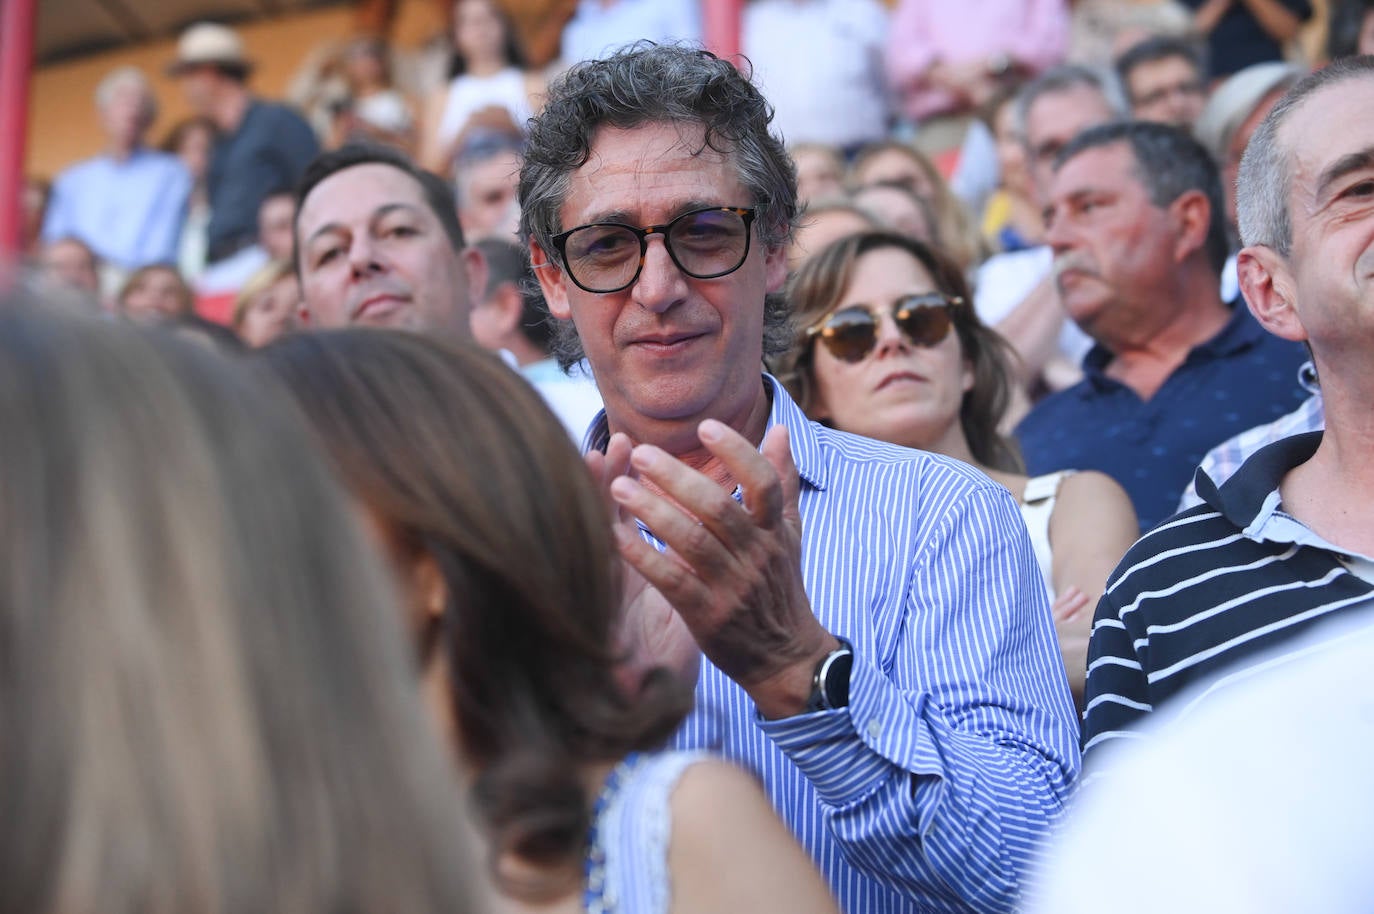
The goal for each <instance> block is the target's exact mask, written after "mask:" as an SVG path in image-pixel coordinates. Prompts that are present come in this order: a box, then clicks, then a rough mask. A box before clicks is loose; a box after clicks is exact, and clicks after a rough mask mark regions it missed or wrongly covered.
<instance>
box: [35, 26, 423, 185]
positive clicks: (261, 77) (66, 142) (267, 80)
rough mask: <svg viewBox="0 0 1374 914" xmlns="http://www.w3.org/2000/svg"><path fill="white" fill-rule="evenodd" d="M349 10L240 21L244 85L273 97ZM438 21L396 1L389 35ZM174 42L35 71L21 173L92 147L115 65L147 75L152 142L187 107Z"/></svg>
mask: <svg viewBox="0 0 1374 914" xmlns="http://www.w3.org/2000/svg"><path fill="white" fill-rule="evenodd" d="M40 15H41V13H40ZM352 15H353V13H352V10H351V9H350V8H349V7H347V6H343V7H334V8H330V9H323V10H311V11H308V12H304V13H298V14H295V15H292V16H289V17H282V18H275V19H265V20H261V21H258V22H254V23H250V24H246V25H243V26H241V27H240V28H239V32H240V34H241V35H242V36H243V40H244V44H245V45H247V48H248V54H249V56H250V57H252V58H253V59H254V60H256V61H257V70H256V71H255V72H254V74H253V77H252V80H251V82H250V83H249V85H250V86H251V87H252V88H253V90H254V91H255V92H257V93H259V94H261V95H263V96H264V97H268V98H272V97H280V96H281V94H282V93H283V92H284V91H285V87H286V84H287V83H288V82H289V81H290V79H291V77H292V76H293V75H295V73H296V70H297V68H298V67H299V66H300V64H301V62H302V61H303V60H304V59H305V56H306V55H307V54H308V53H309V52H310V50H311V49H312V48H314V47H316V46H318V45H321V44H324V43H325V42H328V41H334V40H338V39H342V38H346V37H347V36H348V35H349V34H350V32H351V29H352ZM441 27H442V26H441V24H440V22H439V11H438V9H437V4H435V3H434V2H433V0H401V4H400V13H399V15H398V18H397V22H396V28H395V31H394V32H393V35H394V37H395V42H396V45H397V46H398V47H412V46H415V45H417V44H419V43H420V42H422V41H423V40H424V39H425V38H427V37H429V36H430V35H432V34H434V32H436V31H437V30H439V29H440V28H441ZM175 49H176V42H175V41H174V40H169V41H161V42H157V43H153V44H144V45H138V46H134V47H130V48H125V49H121V50H117V51H111V52H109V53H105V54H98V55H93V56H91V57H85V58H82V59H80V60H76V61H71V62H67V63H59V64H53V65H50V66H46V67H42V68H40V69H38V70H37V71H35V72H34V74H33V81H32V84H31V89H30V95H29V134H28V161H27V171H28V173H29V174H32V175H38V176H41V177H46V178H51V177H53V176H54V175H55V174H57V172H59V171H61V170H62V169H63V168H65V167H66V166H68V165H70V164H72V163H73V162H75V161H78V160H80V159H83V158H86V157H87V156H91V155H95V154H96V153H97V152H99V151H100V147H101V144H102V141H103V139H102V136H101V133H100V128H99V127H98V126H97V124H96V118H95V101H94V96H95V87H96V84H97V83H99V82H100V79H101V77H103V76H104V75H105V74H106V73H108V72H110V70H112V69H114V68H115V67H117V66H120V65H122V64H133V65H134V66H137V67H140V68H142V69H143V71H144V72H145V73H147V74H148V76H149V78H150V79H151V80H152V81H153V88H154V91H155V92H156V93H157V99H158V106H159V109H160V113H159V115H158V120H157V123H156V124H155V125H154V126H153V130H152V133H151V134H150V138H151V139H152V140H153V141H155V142H157V141H160V140H161V139H162V137H163V136H165V135H166V133H167V131H168V129H169V128H170V127H171V125H172V124H175V123H176V122H177V121H179V120H180V119H181V118H183V117H185V116H186V114H187V113H188V112H187V109H186V104H185V102H184V101H183V99H182V97H181V93H180V92H179V91H178V89H177V86H176V84H175V83H174V82H173V81H172V80H171V79H169V78H168V77H167V76H165V75H164V74H163V67H165V66H166V64H167V62H168V61H170V60H171V59H172V58H173V56H174V55H175Z"/></svg>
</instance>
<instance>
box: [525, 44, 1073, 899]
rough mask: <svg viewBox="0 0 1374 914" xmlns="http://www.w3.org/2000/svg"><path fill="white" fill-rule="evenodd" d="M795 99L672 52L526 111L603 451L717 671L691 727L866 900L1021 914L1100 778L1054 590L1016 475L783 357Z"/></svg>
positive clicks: (559, 309)
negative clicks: (774, 118) (825, 421)
mask: <svg viewBox="0 0 1374 914" xmlns="http://www.w3.org/2000/svg"><path fill="white" fill-rule="evenodd" d="M770 114H771V112H770V111H769V108H768V104H767V102H765V101H764V99H763V98H762V96H761V95H760V94H759V93H758V91H757V89H755V88H754V87H753V86H752V85H751V84H750V83H749V82H748V80H747V79H745V78H744V77H743V76H741V75H740V73H739V72H738V71H737V70H736V69H735V67H734V66H733V65H732V64H730V63H729V62H727V61H723V60H719V59H717V58H716V57H714V56H712V55H710V54H707V53H705V52H702V51H696V50H691V49H686V48H678V47H647V48H638V49H631V50H628V51H625V52H622V53H619V54H617V55H615V56H613V57H611V58H609V59H606V60H602V61H597V62H592V63H587V64H583V65H580V66H577V67H574V68H573V69H572V70H570V71H569V72H568V73H567V74H565V75H564V76H563V77H562V78H561V79H560V80H559V81H558V82H556V83H554V84H553V85H552V86H551V87H550V91H549V98H548V102H547V104H546V105H545V108H544V110H543V112H542V113H541V114H540V116H539V117H537V118H535V119H534V121H533V122H532V123H531V131H530V139H529V145H528V148H527V152H526V161H525V165H524V167H523V169H522V172H521V176H520V199H521V204H522V209H523V212H522V217H521V233H522V235H523V236H524V237H525V239H526V240H527V243H528V244H529V249H530V255H531V261H532V263H533V266H534V268H535V270H536V272H537V274H538V276H539V280H540V284H541V286H542V288H543V291H544V296H545V299H546V301H547V302H548V306H549V310H550V312H551V313H552V314H553V316H554V317H555V318H556V319H557V320H556V328H557V330H556V336H557V339H556V342H555V345H556V347H557V352H558V355H559V358H560V361H561V362H563V364H565V365H567V364H572V363H573V362H575V361H576V360H577V359H579V358H581V357H582V356H583V355H584V354H585V356H586V358H587V359H588V360H589V361H590V363H591V365H592V369H593V371H594V372H595V375H596V379H597V383H598V386H599V387H600V389H601V394H602V397H603V400H604V402H605V411H604V412H603V413H602V414H601V415H600V416H599V417H598V418H597V419H596V421H595V422H594V423H593V425H592V428H591V429H590V431H589V433H588V436H587V439H586V447H587V450H588V451H589V455H588V463H589V465H590V466H591V467H592V469H593V471H594V472H595V473H597V474H599V475H600V476H601V478H602V479H603V480H604V482H605V483H606V485H607V489H608V493H609V495H610V497H611V498H613V499H614V502H615V503H616V504H617V505H618V506H619V509H620V511H621V514H622V518H621V520H620V522H619V523H618V524H617V539H618V541H619V544H620V550H621V554H622V556H623V558H624V559H625V560H626V561H627V562H628V564H629V565H630V566H631V570H632V571H635V572H637V573H638V574H642V575H643V577H644V578H645V579H647V581H648V582H650V583H651V584H652V585H653V586H654V587H655V588H656V592H657V596H658V598H659V601H660V605H662V600H664V599H666V602H667V603H668V604H671V608H670V610H669V613H670V614H671V611H672V610H676V613H677V614H678V615H679V616H680V619H681V620H682V622H684V623H685V626H686V629H687V630H688V631H689V632H690V635H691V637H692V638H693V639H694V640H695V642H696V643H697V644H698V645H700V647H701V651H702V653H703V654H704V655H705V657H706V659H707V660H708V661H709V662H708V663H705V664H703V665H702V671H701V676H700V678H699V681H698V686H697V711H696V713H695V714H694V715H693V716H692V717H691V718H690V719H689V720H688V722H687V723H686V724H685V725H684V728H683V730H682V731H681V732H680V733H679V735H678V737H677V742H678V744H679V745H680V746H683V747H693V746H697V747H711V748H716V749H719V750H720V751H721V752H723V753H724V754H725V755H726V756H727V757H729V758H731V759H734V760H735V761H737V762H739V763H740V764H741V765H743V766H745V767H747V768H749V769H751V770H752V771H754V772H755V773H757V774H758V776H759V777H760V779H761V780H762V782H763V785H764V787H765V789H766V790H767V792H768V794H769V796H770V798H771V799H772V801H773V804H774V805H775V807H776V808H777V809H778V811H779V813H780V814H781V815H782V817H783V818H784V819H785V820H786V821H787V823H788V825H789V826H790V827H791V829H792V831H793V833H794V834H796V835H797V837H798V838H799V839H800V841H801V842H802V843H803V844H804V845H805V846H806V847H807V849H808V850H809V851H810V852H811V854H812V856H813V858H814V859H815V860H816V862H817V864H818V865H819V866H820V868H821V869H822V871H823V872H824V873H825V875H826V876H827V878H828V879H829V882H830V885H831V888H832V889H833V891H834V893H835V895H836V897H837V898H838V899H839V901H840V904H841V906H842V907H843V908H844V909H845V910H846V911H849V912H854V914H859V912H870V911H874V912H876V911H882V912H903V911H913V912H914V911H998V912H1000V911H1011V910H1013V909H1014V908H1015V907H1016V905H1017V903H1018V901H1019V899H1020V896H1021V891H1022V885H1023V880H1024V877H1025V873H1026V871H1027V868H1028V866H1029V864H1030V861H1031V859H1032V855H1033V853H1034V850H1035V847H1036V845H1037V843H1038V840H1039V838H1040V836H1041V835H1042V834H1043V833H1044V831H1045V829H1046V828H1047V826H1048V825H1049V824H1050V823H1051V822H1052V821H1053V820H1054V819H1055V818H1056V817H1057V815H1058V814H1059V812H1060V810H1061V808H1062V805H1063V802H1064V799H1065V797H1066V795H1067V793H1068V790H1069V787H1070V784H1071V783H1072V781H1073V779H1074V777H1075V776H1076V774H1077V769H1078V758H1077V747H1076V745H1075V742H1076V731H1077V727H1076V724H1075V721H1074V716H1073V710H1072V707H1071V703H1070V700H1069V695H1068V689H1067V683H1066V679H1065V676H1064V670H1063V667H1062V664H1061V662H1060V660H1059V657H1058V650H1057V648H1056V645H1055V639H1054V632H1053V629H1052V625H1051V622H1050V616H1049V612H1048V607H1047V605H1046V600H1045V596H1044V585H1043V584H1042V583H1041V581H1040V579H1039V572H1038V571H1037V569H1036V565H1035V558H1034V556H1033V554H1032V551H1031V547H1030V543H1029V539H1028V537H1027V535H1026V532H1025V528H1024V525H1023V524H1022V522H1021V520H1020V515H1019V513H1018V509H1017V506H1016V503H1015V501H1014V500H1013V499H1012V498H1011V496H1010V495H1009V493H1008V492H1007V491H1006V490H1005V489H1003V488H1002V487H1000V486H998V485H996V484H995V483H992V482H991V481H990V480H988V479H987V478H986V477H984V476H982V475H981V474H979V473H977V472H975V471H973V470H972V469H970V468H969V467H968V466H966V465H964V464H960V463H958V462H956V461H951V460H947V459H944V458H941V457H936V456H933V455H930V454H925V453H920V452H916V451H910V450H906V449H902V448H897V447H894V446H891V445H887V444H884V443H880V442H876V441H871V440H868V439H864V438H858V437H855V436H852V435H845V434H840V433H837V432H834V431H831V430H829V429H827V428H825V427H823V426H820V425H817V424H814V423H811V422H809V421H807V419H806V417H805V416H804V415H803V413H802V412H801V411H800V410H799V409H798V407H797V405H796V404H795V403H794V402H793V401H792V400H791V399H790V398H789V397H788V395H787V393H786V392H785V391H784V390H783V388H782V387H781V386H780V385H779V384H777V383H776V382H775V381H774V380H773V379H772V378H771V377H769V376H768V375H767V374H764V373H763V372H762V370H761V368H762V363H763V357H764V355H765V354H766V353H769V352H774V351H778V349H779V348H780V346H785V345H786V343H787V341H788V339H789V336H788V334H787V332H786V327H785V323H786V316H787V315H786V307H785V304H784V303H783V302H782V301H781V300H780V299H779V298H778V297H777V295H776V293H777V291H778V290H779V289H780V288H781V287H782V285H783V282H784V279H785V277H786V263H785V256H784V251H785V248H786V242H787V239H788V236H789V235H790V233H791V229H792V224H793V220H794V218H795V215H796V173H795V169H794V168H793V166H792V164H791V162H790V161H789V160H788V158H787V155H786V153H785V152H784V150H783V147H782V144H781V142H780V141H779V140H778V139H777V138H776V137H774V136H773V135H771V133H770V132H769V129H768V122H769V119H770ZM651 602H652V600H641V601H639V604H638V605H639V606H641V607H642V606H644V605H647V604H649V603H651ZM669 621H670V622H671V621H672V620H671V619H669ZM669 628H671V626H669ZM738 865H739V866H742V867H747V866H748V865H749V861H748V860H741V861H739V864H738Z"/></svg>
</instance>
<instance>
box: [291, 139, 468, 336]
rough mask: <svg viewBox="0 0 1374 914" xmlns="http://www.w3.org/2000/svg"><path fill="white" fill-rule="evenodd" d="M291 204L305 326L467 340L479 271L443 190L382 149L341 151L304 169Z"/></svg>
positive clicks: (438, 183)
mask: <svg viewBox="0 0 1374 914" xmlns="http://www.w3.org/2000/svg"><path fill="white" fill-rule="evenodd" d="M296 201H297V206H296V226H295V240H296V273H297V275H298V276H299V277H300V281H301V298H302V302H301V318H302V320H303V321H305V322H306V323H308V324H311V325H315V326H321V327H343V326H348V325H350V324H368V325H375V326H384V327H395V328H400V329H406V330H414V331H417V332H423V333H435V334H439V335H443V336H449V337H454V338H459V339H467V338H469V337H470V336H471V329H470V327H469V323H468V321H469V318H468V315H469V312H470V311H471V310H472V300H473V297H474V294H475V293H480V292H481V290H482V288H483V286H484V285H485V282H486V267H485V265H484V264H483V262H482V257H481V255H480V254H479V253H477V252H476V251H474V250H472V249H470V248H468V249H465V248H464V246H463V230H462V228H460V227H459V225H458V214H457V210H456V207H455V205H454V201H453V191H452V190H451V189H450V188H449V185H448V183H447V182H446V181H444V180H443V179H442V178H440V177H438V176H437V175H433V174H430V173H429V172H427V171H424V170H422V169H420V168H418V167H416V166H415V164H414V163H412V162H411V161H410V159H409V158H407V157H406V156H405V154H404V153H401V152H399V151H397V150H394V149H391V148H389V147H385V146H344V147H342V148H340V149H337V150H335V151H333V152H327V153H325V154H323V155H321V156H320V157H319V158H317V159H316V160H315V161H314V162H311V163H310V166H309V168H308V169H307V170H306V173H305V177H304V178H302V179H301V184H300V187H299V188H298V189H297V192H296Z"/></svg>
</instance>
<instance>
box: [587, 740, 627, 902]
mask: <svg viewBox="0 0 1374 914" xmlns="http://www.w3.org/2000/svg"><path fill="white" fill-rule="evenodd" d="M639 760H640V753H638V752H631V753H630V754H629V755H627V756H625V757H624V758H623V759H621V760H620V764H618V765H616V766H615V767H614V768H612V769H611V773H610V774H608V775H606V783H605V784H604V785H602V787H601V793H599V794H597V797H596V803H595V805H593V806H592V824H591V828H589V829H588V830H587V860H586V862H585V863H584V864H583V875H584V876H585V877H586V882H585V886H586V887H585V888H584V889H583V890H582V909H583V910H584V911H586V912H587V914H612V912H614V911H615V910H616V907H617V899H616V898H615V895H614V893H612V894H610V895H607V894H606V848H605V846H603V845H602V843H601V816H602V814H603V813H604V812H605V811H606V807H607V805H609V804H610V802H611V798H612V797H614V796H615V795H616V792H617V791H619V790H620V785H621V784H622V783H623V782H624V781H625V776H626V775H628V774H629V773H630V770H631V769H632V768H634V767H635V765H636V764H637V763H638V762H639Z"/></svg>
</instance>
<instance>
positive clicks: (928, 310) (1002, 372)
mask: <svg viewBox="0 0 1374 914" xmlns="http://www.w3.org/2000/svg"><path fill="white" fill-rule="evenodd" d="M789 296H790V300H791V302H792V307H793V318H794V324H795V327H796V332H795V335H794V338H793V343H792V347H791V348H790V349H789V350H788V351H787V352H786V353H785V354H784V355H783V356H781V357H780V358H779V359H778V362H777V364H776V365H775V369H776V373H777V375H778V379H779V380H780V381H782V382H783V384H784V385H786V386H787V388H788V390H789V391H790V392H791V393H792V395H793V397H795V398H796V400H797V402H798V403H799V404H801V407H802V409H804V410H805V411H806V414H807V415H808V416H810V417H811V418H813V419H817V420H820V421H822V422H825V423H826V424H828V425H831V426H833V427H835V428H838V429H841V430H843V431H846V432H854V433H855V434H859V435H866V436H868V437H870V438H877V439H879V440H881V441H890V442H893V443H894V444H901V445H905V446H907V447H914V448H920V449H922V450H927V451H933V452H935V453H937V454H944V455H946V456H948V457H954V458H956V459H958V460H962V461H964V462H965V463H969V464H972V465H973V466H975V467H977V468H978V469H980V470H982V471H983V472H984V473H986V474H988V476H990V477H992V478H993V479H994V480H996V481H997V482H999V483H1001V484H1002V485H1004V486H1006V487H1007V488H1008V489H1009V490H1010V491H1011V493H1012V494H1013V495H1015V496H1016V497H1017V499H1018V500H1019V501H1020V502H1021V513H1022V515H1023V517H1025V520H1026V525H1027V529H1028V530H1029V532H1030V534H1031V543H1032V545H1033V546H1034V547H1035V551H1036V558H1037V560H1038V561H1039V564H1040V570H1041V573H1042V574H1043V575H1044V578H1045V585H1046V589H1047V591H1048V593H1049V596H1050V599H1051V601H1052V602H1053V610H1054V617H1055V625H1056V628H1057V630H1058V635H1059V647H1060V651H1061V653H1062V655H1063V658H1064V665H1065V668H1066V669H1067V671H1068V674H1069V685H1070V687H1071V688H1072V690H1073V693H1074V695H1075V697H1078V698H1080V699H1081V696H1082V694H1083V681H1084V677H1085V674H1086V660H1087V650H1088V634H1089V631H1090V629H1091V626H1092V617H1093V609H1094V607H1096V605H1097V599H1098V597H1099V596H1101V594H1102V588H1103V587H1104V586H1105V585H1106V581H1107V575H1108V574H1110V573H1111V570H1112V568H1113V567H1115V565H1116V563H1117V562H1118V561H1120V560H1121V556H1122V555H1124V554H1125V552H1126V550H1127V549H1128V548H1130V546H1131V544H1132V543H1134V542H1135V539H1136V536H1137V533H1138V528H1137V525H1136V519H1135V511H1134V510H1133V509H1132V507H1131V502H1130V499H1129V498H1128V497H1127V496H1126V493H1125V492H1124V491H1123V490H1122V489H1121V487H1120V486H1119V485H1117V484H1116V483H1115V482H1114V481H1113V480H1112V479H1111V478H1109V477H1107V476H1105V475H1103V474H1101V473H1096V472H1091V471H1087V472H1079V473H1061V474H1053V475H1051V476H1042V477H1037V478H1035V479H1030V478H1028V477H1027V476H1026V475H1025V473H1024V472H1023V469H1022V465H1021V457H1020V453H1019V452H1018V450H1017V448H1016V446H1015V444H1014V443H1013V442H1012V441H1011V440H1009V439H1008V438H1006V437H1005V436H1003V435H1002V433H1001V432H1000V431H999V428H1000V425H1001V421H1002V417H1003V415H1004V414H1005V412H1006V410H1007V406H1008V404H1009V403H1010V398H1011V385H1012V383H1013V382H1012V373H1011V367H1010V359H1011V358H1013V356H1012V354H1011V350H1010V348H1009V346H1008V344H1007V343H1006V341H1005V340H1003V339H1002V338H1001V337H1000V336H998V335H997V332H996V331H994V330H992V329H990V328H989V327H987V326H986V325H984V324H983V323H982V322H981V321H979V320H978V316H977V314H975V313H974V310H973V307H972V300H971V298H970V296H969V289H968V283H967V282H966V281H965V280H964V275H963V271H962V270H960V269H959V267H958V265H957V264H955V263H954V262H953V261H952V260H951V259H950V258H949V257H947V256H945V255H944V254H942V253H940V252H939V251H937V250H936V249H934V248H931V247H927V246H926V245H924V244H922V243H921V242H919V241H915V240H913V239H910V238H906V237H904V236H901V235H896V234H891V233H888V232H867V233H864V234H859V235H853V236H850V237H848V238H844V239H842V240H840V241H837V242H835V243H834V244H832V245H830V246H829V247H827V248H825V249H824V250H822V251H821V252H820V253H818V254H816V255H815V256H813V257H812V258H811V259H810V260H808V261H807V262H806V264H805V265H804V266H803V267H802V268H801V269H800V270H799V271H798V272H797V273H796V274H795V275H794V276H793V277H792V281H791V285H790V287H789ZM951 331H952V332H951Z"/></svg>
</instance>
